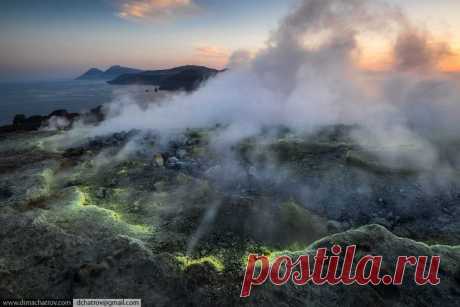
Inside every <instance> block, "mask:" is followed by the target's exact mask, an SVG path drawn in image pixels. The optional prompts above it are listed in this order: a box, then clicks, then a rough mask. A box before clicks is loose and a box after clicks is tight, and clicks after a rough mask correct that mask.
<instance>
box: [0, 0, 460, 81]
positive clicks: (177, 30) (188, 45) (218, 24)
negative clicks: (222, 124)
mask: <svg viewBox="0 0 460 307" xmlns="http://www.w3.org/2000/svg"><path fill="white" fill-rule="evenodd" d="M296 1H297V0H264V1H260V0H235V1H223V0H78V1H72V0H66V1H62V0H40V1H32V0H2V1H0V81H5V80H6V81H9V80H39V79H66V78H73V77H75V76H77V75H79V74H81V73H83V72H84V71H86V70H87V69H88V68H90V67H98V68H101V69H107V68H108V67H109V66H111V65H115V64H118V65H123V66H129V67H135V68H140V69H157V68H167V67H173V66H177V65H182V64H198V65H207V66H210V67H215V68H224V67H225V66H226V65H227V62H228V58H229V56H230V55H231V54H232V52H234V51H236V50H239V49H246V50H250V51H252V52H257V50H258V49H260V48H262V47H263V46H264V43H265V42H266V41H267V39H268V37H269V34H270V31H271V30H273V29H275V28H276V26H277V24H278V22H279V20H280V19H281V18H282V17H283V16H284V15H286V14H287V12H289V10H290V8H291V7H292V6H293V5H294V4H295V3H296ZM387 2H389V3H391V4H397V5H400V6H401V5H402V8H403V10H404V11H406V12H407V14H408V16H409V17H410V18H411V19H413V20H415V21H417V22H418V23H422V24H423V25H424V26H426V28H427V29H429V30H430V31H431V32H432V33H433V35H434V36H435V37H436V38H439V39H440V40H445V41H448V42H449V44H450V45H451V48H452V50H453V52H454V54H453V55H452V56H451V57H450V58H449V59H448V60H446V61H445V63H442V68H443V69H444V70H447V71H460V60H459V59H460V57H457V56H456V54H455V53H456V52H457V51H458V53H459V54H460V1H459V0H404V1H400V0H399V1H398V0H387ZM363 44H364V45H366V46H367V47H368V48H367V51H366V52H364V57H363V59H362V62H363V65H364V66H368V68H376V69H378V68H379V67H381V66H382V65H381V64H382V63H384V62H385V57H386V52H387V50H386V48H385V46H384V45H382V44H380V43H379V42H378V41H376V40H373V38H372V37H370V38H369V37H368V38H366V39H365V41H364V42H363Z"/></svg>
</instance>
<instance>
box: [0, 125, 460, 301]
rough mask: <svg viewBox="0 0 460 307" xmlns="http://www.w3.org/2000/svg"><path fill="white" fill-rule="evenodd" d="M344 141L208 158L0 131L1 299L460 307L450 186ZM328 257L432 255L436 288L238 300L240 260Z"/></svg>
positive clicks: (240, 147)
mask: <svg viewBox="0 0 460 307" xmlns="http://www.w3.org/2000/svg"><path fill="white" fill-rule="evenodd" d="M215 129H217V130H218V129H219V127H216V128H215ZM349 129H352V128H350V127H332V128H330V129H325V130H324V131H320V132H319V133H317V134H315V135H313V136H308V137H299V136H294V135H291V134H290V133H289V132H288V131H281V130H280V131H277V134H276V136H275V137H273V133H270V135H271V137H270V138H267V137H265V136H261V137H260V138H254V139H247V140H245V141H243V142H240V143H238V144H237V145H234V146H232V147H228V148H225V150H222V148H221V147H218V146H211V145H210V138H211V135H212V134H213V129H210V130H189V131H185V132H181V133H178V134H177V135H174V136H173V137H171V138H170V139H168V140H166V141H165V140H163V139H161V138H160V137H159V136H158V135H154V134H153V133H148V134H146V133H140V132H139V131H131V132H122V133H116V134H112V135H108V136H105V137H92V138H84V139H82V140H80V141H79V142H78V143H73V144H72V143H70V145H69V142H65V141H64V140H66V138H67V137H66V135H67V133H68V132H67V131H18V130H15V129H8V131H4V132H3V133H1V134H0V225H1V227H0V242H1V248H0V297H19V298H28V297H48V298H49V297H56V298H65V297H93V298H95V297H130V298H142V300H143V304H144V305H145V306H236V305H243V306H244V305H248V306H305V305H309V306H353V305H357V304H358V305H360V306H441V305H442V306H457V303H458V301H460V247H458V246H456V245H457V244H459V242H460V219H459V217H460V206H459V205H460V186H459V184H460V180H459V179H460V176H459V174H458V173H457V171H456V170H455V169H453V170H452V169H451V170H449V172H448V174H446V172H444V171H443V172H442V174H441V172H440V171H439V170H435V169H427V170H419V169H413V168H411V167H410V166H409V165H398V166H397V167H389V166H387V165H382V164H380V163H379V162H378V160H377V159H375V157H374V156H373V155H372V154H371V153H369V152H364V151H363V150H362V149H361V148H359V147H358V146H357V145H356V144H354V143H353V142H352V141H351V139H349V137H348V130H349ZM456 153H458V150H457V148H455V149H454V150H450V151H448V152H447V153H446V155H449V154H454V155H455V154H456ZM414 154H416V153H414ZM333 243H336V244H337V243H338V244H342V245H347V244H357V246H358V251H359V252H360V253H361V254H363V253H370V254H374V255H383V256H384V259H385V264H384V267H383V270H384V271H387V272H391V269H392V267H391V264H392V263H394V261H393V259H395V258H396V257H397V256H398V255H441V259H442V261H441V270H440V278H441V284H440V285H438V286H435V287H433V286H423V287H418V286H416V285H415V284H414V282H413V280H410V278H409V279H407V280H405V282H404V285H403V286H401V287H396V286H375V287H374V286H365V287H363V286H335V287H328V286H306V287H297V288H296V287H293V286H291V285H286V286H282V287H272V286H269V285H266V286H263V287H257V288H255V289H254V291H253V295H252V296H251V297H250V298H249V299H240V298H239V292H240V289H241V282H242V279H243V274H244V264H245V260H246V257H247V254H248V253H250V252H256V253H259V254H267V255H275V254H277V253H282V252H283V251H285V252H286V253H292V254H301V253H312V254H313V253H314V251H315V249H316V248H317V247H320V246H330V245H331V244H333ZM407 275H409V274H407ZM407 275H406V276H407ZM408 277H410V276H408Z"/></svg>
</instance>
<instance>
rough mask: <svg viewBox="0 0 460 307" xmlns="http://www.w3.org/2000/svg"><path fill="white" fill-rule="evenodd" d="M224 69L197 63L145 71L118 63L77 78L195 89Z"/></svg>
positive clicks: (122, 83)
mask: <svg viewBox="0 0 460 307" xmlns="http://www.w3.org/2000/svg"><path fill="white" fill-rule="evenodd" d="M222 71H224V70H217V69H213V68H209V67H206V66H197V65H185V66H179V67H174V68H171V69H160V70H145V71H142V70H139V69H135V68H129V67H122V66H118V65H116V66H112V67H110V68H109V69H108V70H106V71H102V70H100V69H97V68H91V69H89V70H88V71H87V72H86V73H84V74H83V75H81V76H80V77H78V78H77V80H105V81H107V83H109V84H114V85H132V84H139V85H153V86H156V88H157V89H159V90H164V91H176V90H185V91H193V90H195V89H196V88H197V87H198V86H199V85H200V84H201V82H203V81H205V80H207V79H209V78H210V77H213V76H215V75H216V74H218V73H219V72H222Z"/></svg>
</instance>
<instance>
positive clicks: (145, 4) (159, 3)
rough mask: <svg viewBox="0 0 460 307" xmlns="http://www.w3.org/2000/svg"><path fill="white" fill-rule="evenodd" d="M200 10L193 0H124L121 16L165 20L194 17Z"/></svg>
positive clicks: (121, 6)
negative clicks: (187, 16)
mask: <svg viewBox="0 0 460 307" xmlns="http://www.w3.org/2000/svg"><path fill="white" fill-rule="evenodd" d="M198 10H199V7H198V5H196V4H195V3H194V2H193V0H123V1H122V2H121V5H120V12H119V14H118V15H119V16H120V17H122V18H126V19H134V20H155V21H156V20H164V19H170V18H174V17H178V16H186V15H192V14H194V13H196V12H197V11H198Z"/></svg>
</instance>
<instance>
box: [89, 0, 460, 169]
mask: <svg viewBox="0 0 460 307" xmlns="http://www.w3.org/2000/svg"><path fill="white" fill-rule="evenodd" d="M387 33H392V35H388V34H387ZM363 35H365V36H369V35H373V36H376V37H380V38H382V39H387V41H388V43H389V44H390V45H393V52H392V56H393V60H392V63H393V64H392V66H391V67H389V69H388V70H387V71H385V72H381V73H376V74H371V73H369V72H366V71H364V70H363V69H362V68H360V67H359V66H358V65H357V63H356V62H357V61H356V57H357V56H359V54H360V52H361V44H360V39H361V38H362V37H363ZM448 54H449V48H448V45H447V44H445V43H442V42H441V43H439V42H435V41H434V39H433V37H432V36H431V35H430V33H429V31H427V30H421V29H419V28H418V27H417V26H415V25H414V24H412V23H411V22H410V21H409V20H408V18H406V17H405V16H404V14H403V13H402V12H401V11H400V10H398V9H397V8H395V7H392V6H390V5H388V4H385V3H384V2H379V1H364V0H303V1H300V2H299V3H298V4H297V5H296V6H295V7H294V8H293V9H292V10H291V12H290V13H289V14H288V15H287V16H286V17H284V18H283V19H282V20H281V21H280V23H279V26H278V28H277V29H275V30H274V31H273V32H272V33H271V35H270V37H269V39H268V41H267V43H266V46H265V48H264V49H263V50H261V51H260V52H258V53H257V54H256V55H255V56H254V57H252V56H251V55H250V53H248V52H245V51H238V52H236V53H235V54H234V55H233V56H232V57H231V60H230V64H229V67H230V69H229V70H228V71H225V72H223V73H220V74H219V75H218V76H217V77H215V78H213V79H211V80H209V81H208V82H206V84H204V85H203V86H202V87H201V88H200V89H199V90H197V91H195V92H194V93H192V94H183V93H182V94H174V95H165V96H164V97H162V99H160V100H159V101H156V102H155V103H150V104H146V103H145V102H141V101H138V100H137V99H135V98H133V97H132V96H126V95H125V96H123V97H121V98H120V99H117V100H116V101H114V103H112V104H111V105H109V110H110V111H109V115H108V119H107V120H106V121H104V122H103V123H102V124H101V125H99V126H98V127H95V128H92V129H91V134H92V135H98V134H106V133H113V132H116V131H122V130H125V131H126V130H131V129H140V130H149V131H152V130H153V131H155V132H158V133H159V134H161V135H169V134H171V133H174V132H177V131H181V130H184V129H186V128H207V127H214V126H215V125H221V126H222V127H225V129H221V130H220V131H219V135H218V137H217V138H216V139H217V140H218V142H219V143H220V144H221V145H222V144H228V145H231V144H234V143H237V142H239V141H241V140H242V139H243V138H246V137H250V136H255V135H258V134H259V133H260V132H261V131H262V130H263V129H264V128H265V127H273V126H284V127H288V128H290V129H292V130H294V131H296V132H297V133H299V134H302V135H304V134H305V133H307V134H308V133H312V132H314V131H316V130H317V129H319V128H321V127H324V126H328V125H336V124H349V125H358V126H360V127H361V128H362V129H361V130H360V131H359V132H358V133H355V134H354V137H355V139H356V141H357V142H358V143H359V144H361V145H362V146H365V147H366V148H370V149H376V148H380V149H381V148H385V150H378V151H377V152H379V153H381V155H382V157H381V158H382V159H383V160H385V161H388V162H389V163H393V162H394V161H400V162H399V163H406V162H407V161H409V160H410V161H411V163H413V164H414V165H416V166H423V167H430V166H433V165H435V164H436V163H437V160H438V155H439V153H438V150H437V148H436V147H435V146H434V145H433V144H434V143H436V142H437V140H440V139H445V138H451V137H454V136H455V135H456V134H458V132H459V130H460V126H459V125H460V124H459V123H458V121H457V119H456V117H457V114H459V111H460V110H459V106H460V104H459V103H458V97H460V95H459V94H460V93H459V84H458V82H457V81H455V80H452V79H450V78H449V77H448V76H447V75H443V74H442V73H440V72H439V71H438V70H437V68H436V66H437V63H438V62H439V60H440V59H441V58H442V57H444V56H446V55H448ZM407 145H410V148H412V150H411V151H410V153H409V154H408V153H407V150H401V149H400V148H402V147H403V146H407ZM413 152H418V154H417V155H416V157H414V155H413ZM391 161H393V162H391ZM401 161H403V162H401Z"/></svg>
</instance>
